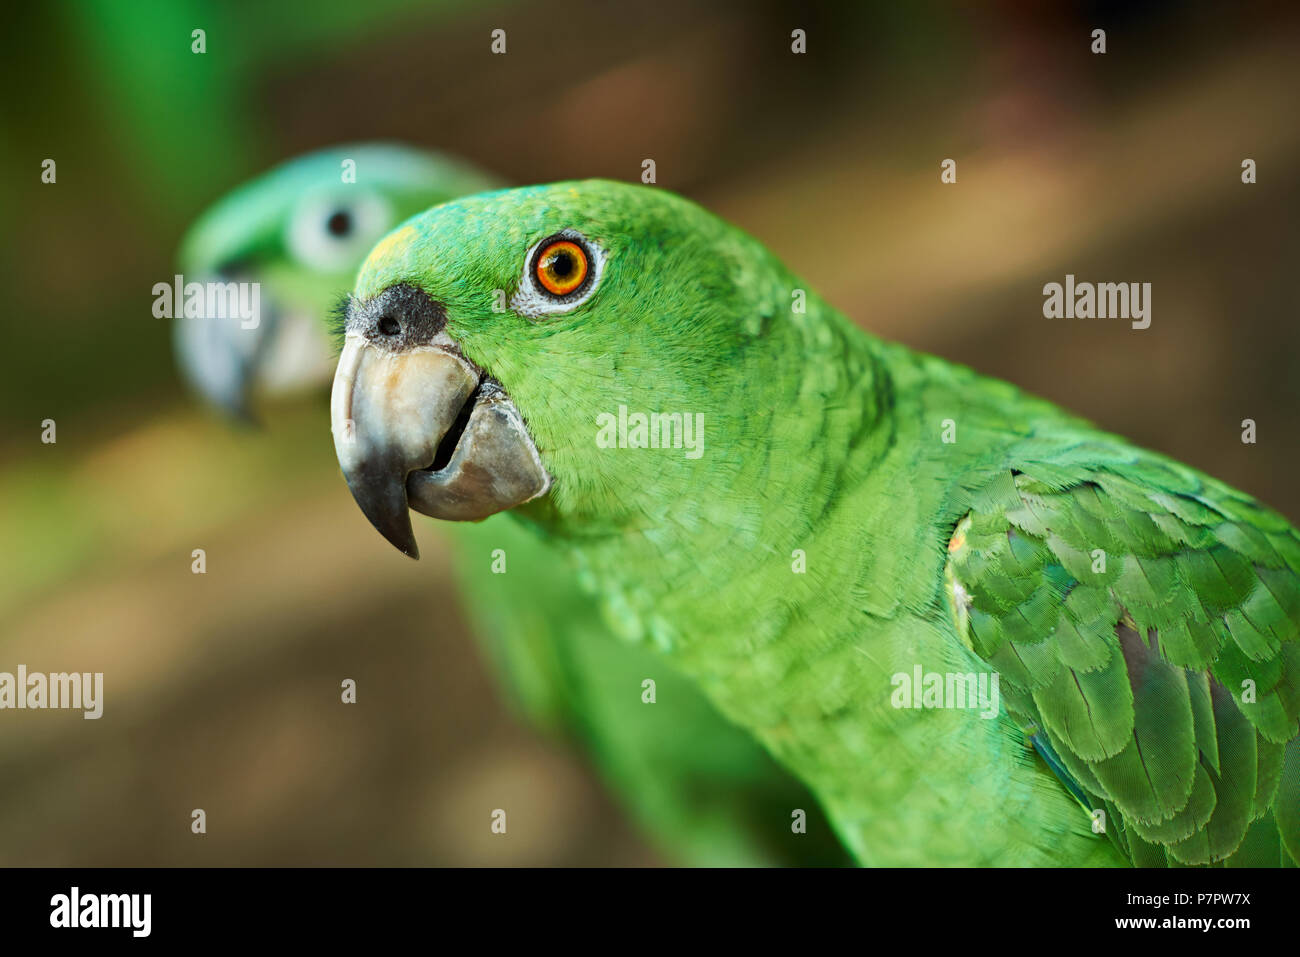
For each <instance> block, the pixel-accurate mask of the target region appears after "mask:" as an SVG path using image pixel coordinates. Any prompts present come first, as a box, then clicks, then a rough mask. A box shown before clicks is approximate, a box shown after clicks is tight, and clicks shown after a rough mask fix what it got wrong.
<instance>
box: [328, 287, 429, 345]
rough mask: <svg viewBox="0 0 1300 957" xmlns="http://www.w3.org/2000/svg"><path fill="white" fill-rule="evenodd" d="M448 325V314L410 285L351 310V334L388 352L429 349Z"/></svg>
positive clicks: (386, 291) (383, 293) (388, 289)
mask: <svg viewBox="0 0 1300 957" xmlns="http://www.w3.org/2000/svg"><path fill="white" fill-rule="evenodd" d="M446 325H447V310H446V308H445V307H444V306H443V305H442V303H440V302H434V301H433V300H432V299H430V298H429V297H428V295H426V294H425V293H424V292H423V291H422V290H420V289H417V288H416V287H414V286H412V285H410V284H409V283H398V284H397V285H395V286H389V287H388V288H387V289H385V290H384V291H383V292H381V293H380V294H379V295H377V296H375V297H374V298H373V299H370V300H367V301H364V302H361V301H358V302H357V304H356V305H355V306H354V307H353V308H352V309H350V310H349V313H348V327H347V328H348V331H349V332H355V333H359V334H361V335H363V336H365V337H366V338H368V339H370V340H372V341H374V342H382V343H384V345H385V348H388V349H407V348H413V347H415V346H421V345H427V344H428V343H430V342H432V341H433V340H434V338H435V337H436V336H437V335H438V334H439V333H440V332H442V330H443V329H444V328H445V327H446Z"/></svg>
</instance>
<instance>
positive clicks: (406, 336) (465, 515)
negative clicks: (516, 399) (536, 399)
mask: <svg viewBox="0 0 1300 957" xmlns="http://www.w3.org/2000/svg"><path fill="white" fill-rule="evenodd" d="M445 325H446V319H445V313H444V312H443V309H442V307H441V306H440V305H438V304H436V303H433V302H432V301H431V300H430V299H429V298H428V297H427V296H425V294H424V293H423V292H421V291H419V290H417V289H414V288H413V287H410V286H406V285H400V286H393V287H390V288H389V289H387V290H385V291H384V292H383V293H381V294H380V295H379V296H376V297H375V298H374V299H372V300H370V301H369V302H367V303H361V304H354V305H353V307H352V308H351V309H350V310H349V314H348V320H347V334H346V338H345V344H344V347H343V354H342V356H340V358H339V364H338V369H337V370H336V372H335V375H334V391H333V395H332V397H331V403H330V415H331V419H332V423H333V424H332V427H333V432H334V449H335V452H336V454H337V455H338V460H339V466H340V467H341V469H342V470H343V476H344V478H345V479H346V480H347V483H348V489H349V490H350V491H351V492H352V497H353V498H354V499H356V502H357V505H359V506H360V507H361V511H362V512H363V513H364V514H365V516H366V518H368V519H370V522H371V524H373V525H374V526H375V528H376V529H378V530H379V532H380V534H382V535H383V536H384V538H386V539H388V541H389V542H390V543H392V544H393V545H394V546H396V547H397V548H398V550H400V551H401V552H403V553H404V554H406V555H409V556H411V557H412V558H418V557H419V548H418V547H417V546H416V542H415V535H414V533H413V531H412V529H411V518H410V512H409V510H410V509H415V510H416V511H418V512H423V513H424V514H426V515H431V516H433V517H434V518H442V519H447V520H451V521H477V520H479V519H484V518H487V517H488V516H489V515H492V514H494V513H496V512H500V511H504V510H505V509H508V508H512V507H514V506H516V505H521V504H523V503H524V502H528V501H531V500H532V499H534V498H537V497H538V496H540V495H543V494H545V493H546V492H547V491H548V490H549V489H550V485H551V478H550V475H549V474H547V472H546V469H545V468H544V467H543V465H542V462H541V458H540V456H539V455H538V452H537V448H536V446H535V445H534V444H533V441H532V438H531V436H529V434H528V430H527V428H526V427H525V425H524V422H523V418H522V416H520V414H519V410H518V409H517V408H515V405H514V403H513V402H512V401H511V400H510V397H509V396H508V395H507V394H506V393H505V390H504V389H502V388H501V386H500V385H499V384H498V383H496V382H494V381H492V380H491V379H489V378H488V377H486V376H485V375H484V374H483V373H482V371H481V370H480V369H478V367H476V366H475V365H474V364H473V363H472V362H470V361H469V360H468V359H466V358H465V357H464V356H463V355H461V352H460V347H459V346H458V345H457V344H456V343H455V342H454V341H453V340H452V339H451V337H450V336H448V335H447V333H446V332H445V329H444V327H445Z"/></svg>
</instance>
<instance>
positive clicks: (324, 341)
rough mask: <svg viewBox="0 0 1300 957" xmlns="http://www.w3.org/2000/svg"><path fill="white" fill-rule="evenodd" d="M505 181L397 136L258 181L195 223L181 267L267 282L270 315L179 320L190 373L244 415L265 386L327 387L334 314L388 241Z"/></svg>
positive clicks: (177, 331)
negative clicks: (440, 206)
mask: <svg viewBox="0 0 1300 957" xmlns="http://www.w3.org/2000/svg"><path fill="white" fill-rule="evenodd" d="M496 185H497V184H496V183H495V182H493V181H492V180H490V179H489V178H488V177H487V176H485V175H482V174H480V173H478V172H477V171H475V170H473V169H471V168H470V167H468V166H464V165H462V164H460V163H458V162H456V161H453V160H450V159H448V158H446V157H443V156H440V155H438V154H434V153H429V152H425V151H422V150H417V149H413V148H411V147H407V146H401V145H397V144H387V143H370V144H355V145H350V146H339V147H333V148H331V149H327V150H321V151H319V152H316V153H311V154H308V155H306V156H303V157H299V158H297V159H294V160H291V161H289V162H287V163H285V164H283V165H281V166H278V167H276V168H275V169H272V170H271V171H270V172H268V173H266V174H265V175H263V176H261V177H259V178H257V179H255V180H253V181H251V182H249V183H246V184H245V185H243V186H242V187H240V188H239V189H237V190H235V191H234V192H232V193H230V194H228V195H227V196H225V197H224V198H223V199H222V200H220V201H219V202H218V203H216V204H215V205H214V206H212V207H211V208H210V209H208V210H207V211H206V212H205V213H204V214H203V215H202V216H201V217H200V218H199V219H198V220H197V221H196V222H195V224H194V225H193V227H192V228H191V229H190V230H189V232H188V233H187V234H186V236H185V238H184V239H183V241H182V244H181V251H180V255H179V257H178V263H179V266H180V268H181V270H182V273H183V274H184V276H185V281H186V282H187V283H189V282H200V283H203V282H210V281H215V282H223V283H229V282H250V283H251V282H256V283H259V284H260V293H261V295H260V296H259V301H260V310H259V315H258V317H257V321H256V322H255V323H247V322H240V321H238V320H231V319H227V318H218V317H186V318H180V319H177V320H176V321H175V322H174V324H173V337H174V344H175V350H176V358H177V361H178V363H179V365H180V368H181V372H182V375H183V376H184V378H185V379H186V381H187V383H188V384H189V385H190V386H191V387H192V388H193V389H194V390H195V391H196V392H197V393H198V394H199V395H200V396H201V397H202V398H203V399H205V400H206V401H208V402H210V403H212V404H213V405H215V406H217V407H218V408H220V409H221V410H222V411H224V412H226V413H228V414H230V415H232V416H235V417H237V418H243V419H249V418H251V417H252V416H251V408H252V404H253V402H252V399H253V395H254V394H255V393H262V394H268V395H274V394H280V393H287V392H292V391H297V390H302V389H308V388H312V387H319V386H322V385H324V384H325V383H326V382H328V381H329V379H330V375H331V373H332V371H333V367H334V355H333V349H332V344H331V342H330V337H329V332H328V324H327V322H326V320H325V316H326V315H327V314H328V312H329V310H330V308H331V306H333V305H334V303H335V302H337V300H338V298H339V294H340V292H341V291H344V290H347V289H349V288H351V286H352V282H353V280H354V279H355V277H356V270H357V266H358V265H359V264H360V263H361V261H362V259H363V258H364V257H365V255H366V253H367V252H368V251H369V250H370V248H371V247H372V246H373V245H374V244H375V242H376V240H378V239H379V238H380V237H381V236H383V235H384V234H385V233H387V232H388V231H389V230H391V229H392V228H393V227H394V226H395V225H396V224H397V223H399V222H401V221H402V220H403V219H405V218H406V217H407V216H409V215H411V214H412V213H415V212H418V211H419V210H422V209H427V208H428V207H429V206H430V205H433V204H436V203H440V202H443V201H445V200H447V199H451V198H452V197H455V196H462V195H466V194H468V193H476V192H479V191H481V190H484V189H490V188H493V187H494V186H496Z"/></svg>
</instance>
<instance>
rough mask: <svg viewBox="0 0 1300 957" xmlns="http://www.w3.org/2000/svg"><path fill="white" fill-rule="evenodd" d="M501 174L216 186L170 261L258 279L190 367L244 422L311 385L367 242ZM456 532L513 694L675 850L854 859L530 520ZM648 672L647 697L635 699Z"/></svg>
mask: <svg viewBox="0 0 1300 957" xmlns="http://www.w3.org/2000/svg"><path fill="white" fill-rule="evenodd" d="M349 164H351V165H350V166H349ZM349 170H350V171H351V172H352V173H354V174H355V175H354V177H353V180H354V181H351V182H348V181H345V179H344V173H345V171H349ZM496 185H497V183H496V182H495V181H494V180H493V179H492V178H491V177H490V176H488V175H487V174H485V173H482V172H479V171H477V170H475V169H473V168H471V167H469V166H468V165H466V164H463V163H461V162H459V161H456V160H452V159H449V158H447V157H445V156H442V155H438V154H434V153H430V152H428V151H423V150H417V149H414V148H411V147H407V146H402V145H397V144H386V143H375V144H356V145H350V146H340V147H335V148H331V149H327V150H322V151H320V152H316V153H312V154H310V155H307V156H303V157H300V158H297V159H294V160H291V161H289V162H287V163H285V164H283V165H281V166H278V167H276V168H275V169H273V170H271V171H269V172H268V173H266V174H264V175H263V176H261V177H259V178H257V179H255V180H253V181H251V182H249V183H247V184H245V185H243V186H241V187H239V188H238V189H236V190H234V191H232V192H231V193H229V194H227V195H226V196H225V197H223V198H222V199H221V200H220V201H218V202H217V203H216V204H214V205H213V206H212V207H211V208H210V209H208V210H207V211H206V212H205V213H203V215H202V216H200V217H199V219H198V220H197V221H196V222H195V224H194V225H193V227H192V228H191V229H190V230H189V232H188V234H187V235H186V236H185V238H184V240H183V242H182V244H181V252H180V255H179V265H180V267H181V269H182V270H183V272H184V274H185V278H186V280H187V281H191V280H197V281H205V280H207V279H210V278H218V279H220V280H222V281H226V282H230V281H253V282H258V283H260V284H261V299H260V301H261V316H260V322H259V323H258V324H257V325H256V326H254V327H252V328H244V327H243V325H241V323H240V322H238V321H236V320H231V319H226V318H215V317H214V318H185V319H178V320H177V321H176V322H175V323H174V336H175V346H176V354H177V358H178V363H179V365H180V368H181V370H182V373H183V375H184V378H185V379H186V381H187V382H188V383H189V384H190V386H191V387H192V388H193V389H195V390H196V391H197V392H198V393H199V394H200V396H201V397H202V398H203V399H204V400H206V401H207V402H208V403H210V404H212V405H214V406H216V407H218V408H220V409H221V410H223V411H224V412H225V413H227V414H229V415H231V416H232V417H235V418H238V419H244V420H249V419H252V418H254V417H255V412H254V400H255V399H256V397H257V396H258V395H264V396H274V395H282V394H285V393H290V392H295V391H304V390H312V389H319V390H320V391H321V392H322V393H323V392H324V391H325V388H326V386H327V385H328V383H329V381H330V379H331V377H332V375H333V372H334V358H335V349H334V345H333V343H332V341H331V337H330V333H329V315H330V313H331V311H332V308H333V307H334V306H335V305H336V304H337V302H338V300H339V298H340V294H346V292H347V290H349V289H350V288H351V286H352V284H353V281H354V280H355V278H356V273H357V269H358V267H359V266H360V264H361V262H362V260H363V259H364V258H365V255H366V253H368V252H369V250H370V248H371V247H372V246H373V245H374V244H375V242H376V241H377V240H378V239H379V238H380V237H382V236H383V235H384V234H385V233H387V232H388V231H390V230H391V229H392V228H393V226H395V225H396V224H397V223H399V222H401V221H402V220H404V219H406V218H407V217H409V216H411V215H412V214H415V213H417V212H421V211H423V210H425V209H427V208H429V207H430V206H435V205H437V204H439V203H442V202H444V201H446V200H449V199H452V198H455V197H457V196H462V195H468V194H472V193H476V192H481V191H483V190H485V189H490V188H493V187H495V186H496ZM451 531H452V534H451V535H450V536H449V537H450V538H451V539H452V540H453V545H454V548H453V558H454V564H455V566H456V572H457V576H458V578H459V581H460V586H461V591H462V594H463V595H464V596H465V597H466V600H467V604H468V611H469V613H470V617H471V619H472V620H473V621H474V624H475V626H476V631H477V632H478V633H479V635H480V636H481V637H482V638H483V639H484V641H485V644H486V645H487V650H488V652H489V654H490V656H491V658H492V659H493V661H494V665H495V666H496V670H498V671H499V672H500V673H501V674H502V677H503V680H504V681H505V683H506V684H507V685H508V687H509V688H510V691H511V692H512V695H511V696H512V698H513V699H514V701H515V702H516V704H517V705H518V706H519V707H520V708H521V709H522V710H523V711H524V712H525V713H526V714H527V715H528V716H529V718H530V719H531V720H532V721H533V722H535V723H536V724H538V725H540V726H542V727H544V728H545V729H547V730H548V731H551V732H553V733H562V734H565V735H567V736H568V737H570V738H572V739H574V740H575V741H576V742H577V743H578V744H579V746H580V747H582V748H583V749H584V750H585V751H586V752H587V753H588V754H589V756H590V758H591V760H592V761H593V762H594V764H595V766H596V768H597V769H598V771H599V772H600V774H601V776H602V777H603V778H604V780H605V781H606V782H607V783H608V784H609V785H610V786H611V788H613V789H614V790H615V791H616V792H617V793H618V794H619V795H620V797H621V798H622V800H623V802H624V804H626V805H627V806H628V807H629V809H630V811H631V812H632V814H633V816H634V817H635V818H636V820H637V821H638V822H639V824H640V825H641V826H642V827H643V828H645V829H646V830H647V831H648V832H649V834H650V835H651V837H652V838H653V840H654V841H655V843H656V844H657V845H658V846H659V847H660V849H661V850H663V851H664V852H665V853H666V854H667V855H668V856H669V857H670V858H671V859H674V860H679V861H683V862H687V863H693V864H706V865H765V864H823V865H825V864H845V863H850V860H849V858H848V857H847V855H846V854H845V852H844V851H843V849H842V848H841V846H840V845H839V843H838V841H837V839H836V837H835V835H834V833H833V832H832V831H831V829H830V828H829V826H828V824H827V823H826V820H825V817H824V815H823V814H822V812H821V811H820V809H819V808H818V806H817V803H816V801H815V799H814V798H813V797H812V796H811V795H810V794H809V793H808V791H807V789H806V788H805V787H803V785H801V784H800V783H799V782H798V781H797V780H796V779H795V778H793V777H792V776H791V775H789V774H788V773H787V772H785V771H783V770H782V769H781V768H780V767H779V766H778V765H777V764H776V763H775V762H774V761H773V759H772V758H771V757H770V756H769V755H768V754H767V752H766V751H765V750H764V749H763V748H762V746H761V745H760V744H759V743H758V742H756V741H755V740H754V739H753V738H752V736H750V735H749V734H748V733H747V732H745V731H743V730H741V729H739V728H737V727H735V726H733V725H732V724H731V723H730V722H728V721H726V720H725V719H723V718H722V717H721V716H720V715H719V714H718V713H717V711H716V709H714V708H713V707H712V705H710V704H709V703H708V701H707V700H706V699H705V698H704V696H703V695H702V694H701V693H700V692H699V691H697V690H696V688H695V686H694V685H693V684H692V683H690V682H688V681H686V680H684V679H683V678H680V677H678V676H677V675H676V674H674V673H673V672H671V671H670V670H666V669H665V667H664V665H663V662H662V661H661V660H660V659H659V658H658V657H657V656H656V655H655V654H654V653H653V652H651V651H649V650H647V649H644V648H641V647H639V646H637V645H634V644H628V643H625V642H621V641H618V640H617V639H615V638H614V637H613V635H612V633H611V631H610V629H609V628H608V627H607V626H605V625H604V624H603V623H602V621H601V619H600V616H599V613H598V610H597V605H596V602H595V601H594V599H592V598H590V597H589V596H588V595H587V594H586V593H584V592H583V591H582V590H581V588H580V587H579V585H578V583H577V582H576V581H575V579H574V575H573V573H572V571H571V570H570V569H569V568H568V567H567V566H566V564H565V560H564V557H563V556H562V555H561V554H559V553H558V552H556V551H555V549H553V548H552V547H551V546H550V545H549V544H548V543H547V542H546V541H545V540H544V539H543V537H542V536H540V535H538V534H537V533H536V532H535V530H533V529H532V528H530V527H527V526H526V525H524V524H523V523H520V522H518V521H517V520H516V519H515V518H514V517H513V516H510V515H502V516H497V517H494V518H491V519H489V520H488V521H485V522H482V523H462V524H458V525H456V526H454V527H451ZM494 565H495V566H497V567H498V570H500V566H501V565H504V572H505V573H504V574H496V573H494V572H493V567H494ZM646 678H653V679H654V680H655V682H656V699H657V703H656V704H655V705H654V706H653V707H651V706H648V705H646V704H644V703H643V702H642V695H643V685H642V682H643V681H644V680H645V679H646ZM796 812H797V814H798V815H799V818H798V819H799V827H798V828H797V829H793V830H792V814H794V813H796Z"/></svg>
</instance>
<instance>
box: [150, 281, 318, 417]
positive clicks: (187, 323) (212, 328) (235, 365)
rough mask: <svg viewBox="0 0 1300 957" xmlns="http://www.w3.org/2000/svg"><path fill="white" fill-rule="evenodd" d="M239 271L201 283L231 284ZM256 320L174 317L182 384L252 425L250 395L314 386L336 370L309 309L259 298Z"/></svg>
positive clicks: (281, 392) (210, 403) (212, 403)
mask: <svg viewBox="0 0 1300 957" xmlns="http://www.w3.org/2000/svg"><path fill="white" fill-rule="evenodd" d="M248 278H249V277H248V276H247V275H246V274H245V273H243V272H239V273H234V272H229V271H226V270H219V271H218V272H217V273H216V274H208V275H206V276H203V277H202V278H201V280H200V281H201V282H206V281H208V280H212V281H217V282H222V283H226V282H235V281H238V280H240V279H248ZM259 312H260V315H259V316H258V317H257V320H256V321H255V322H249V321H241V320H240V319H237V318H229V317H219V316H207V315H203V316H184V317H178V318H176V319H174V320H173V321H172V336H173V343H174V345H175V349H176V361H177V364H178V365H179V366H180V369H181V375H182V377H183V378H184V380H185V381H186V383H187V384H188V385H189V386H190V387H191V388H192V389H193V390H194V391H195V392H196V393H197V394H198V396H199V398H201V399H203V400H204V401H205V402H207V403H208V404H209V405H213V406H215V407H216V408H218V409H220V410H221V412H223V413H224V414H226V415H228V416H230V417H231V418H233V419H237V420H239V421H242V422H246V423H250V424H253V423H255V422H256V419H257V417H256V416H255V415H254V414H253V411H252V402H251V399H252V396H253V393H255V392H257V393H261V394H265V395H280V394H286V393H291V392H298V391H305V390H307V389H315V388H318V387H319V386H320V385H321V384H323V383H325V382H328V381H329V378H330V376H331V375H332V374H333V371H334V354H333V353H334V349H333V344H332V343H331V341H330V338H329V336H328V335H327V334H326V333H325V331H324V328H323V325H322V323H321V322H320V320H319V319H318V318H317V317H316V316H315V315H314V314H313V313H312V311H311V310H310V309H306V308H298V309H285V308H281V307H280V304H277V303H275V302H273V301H263V302H262V306H261V309H260V310H259Z"/></svg>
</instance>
